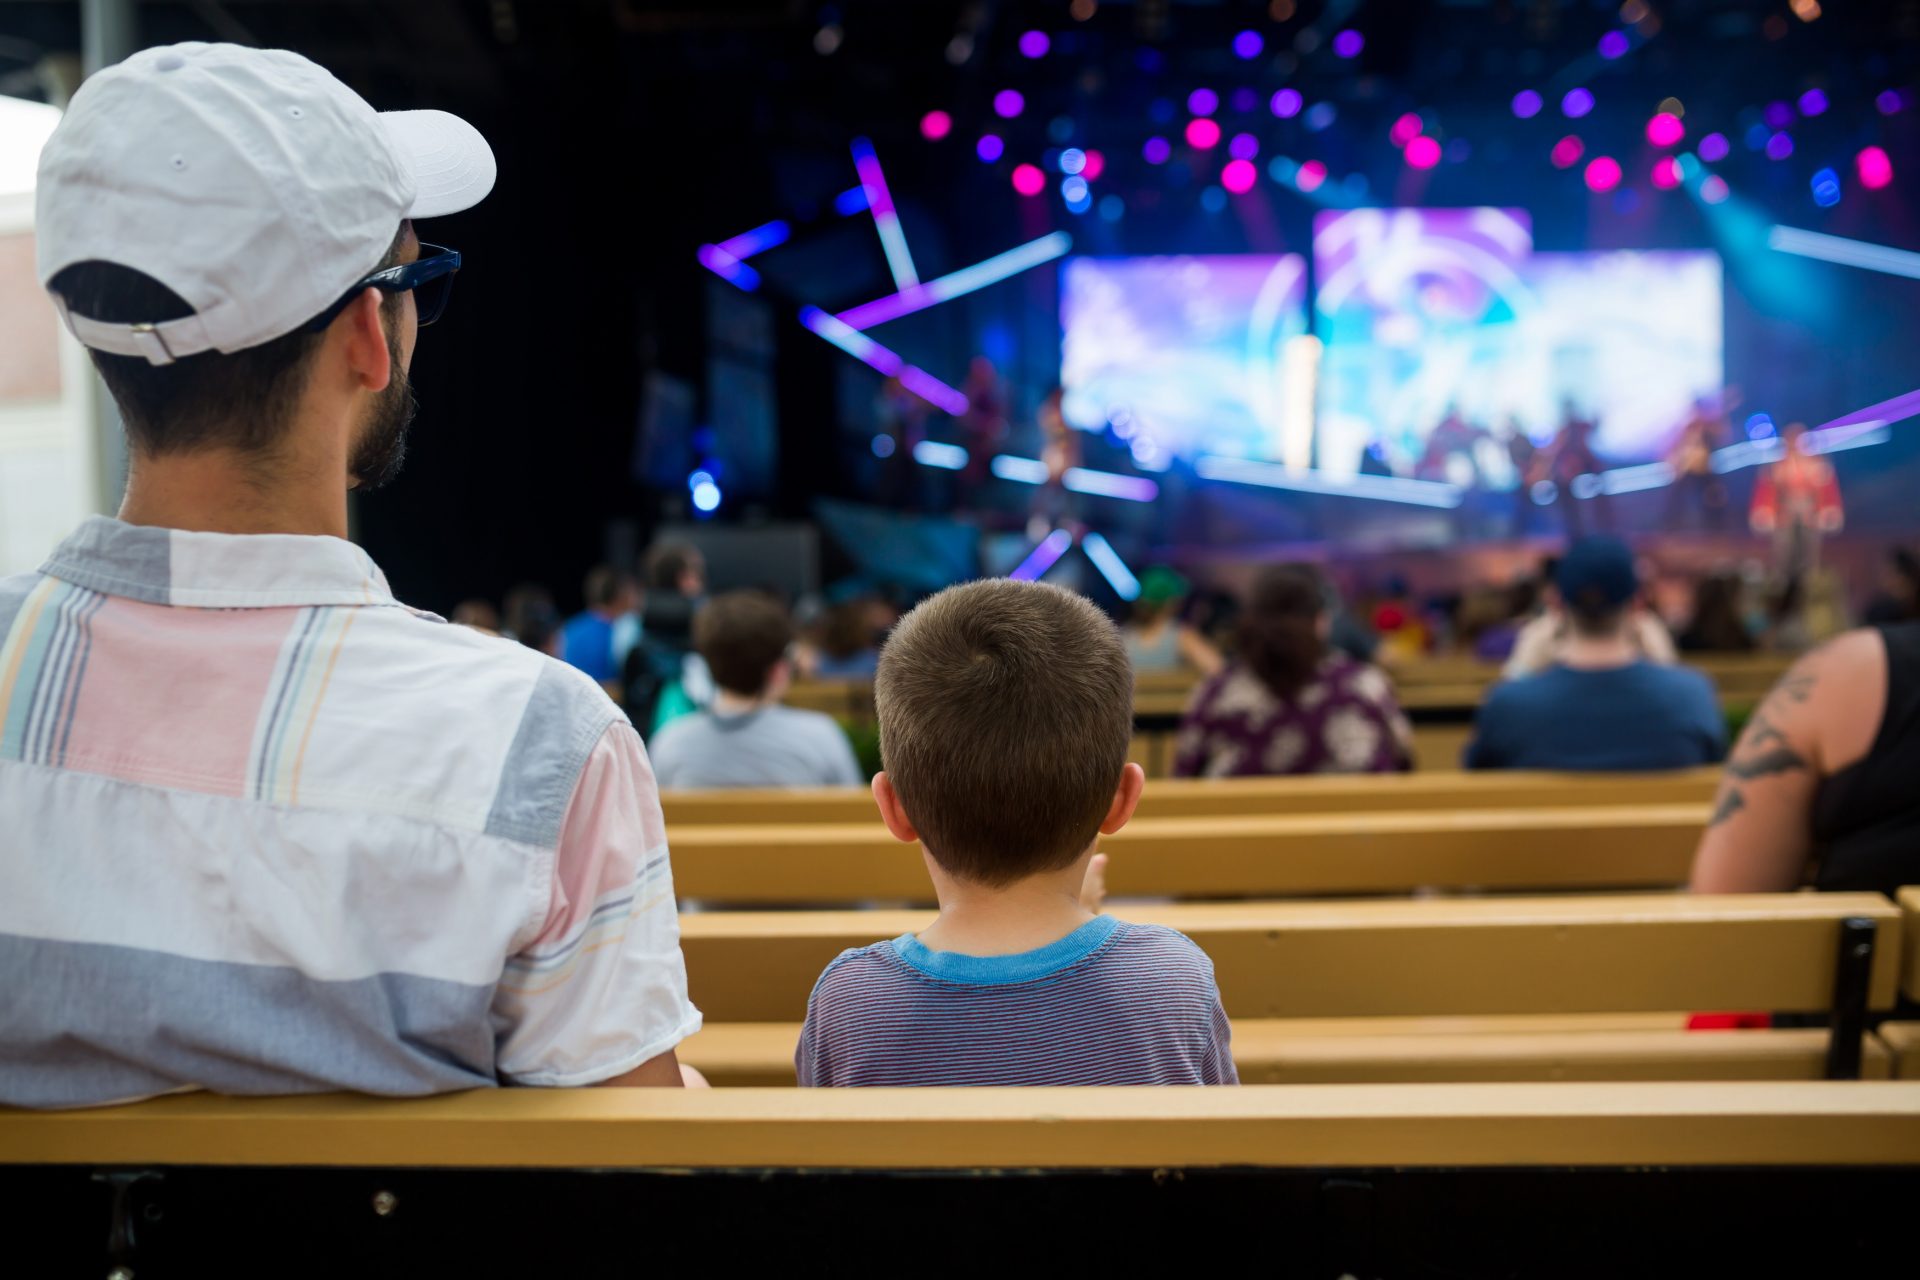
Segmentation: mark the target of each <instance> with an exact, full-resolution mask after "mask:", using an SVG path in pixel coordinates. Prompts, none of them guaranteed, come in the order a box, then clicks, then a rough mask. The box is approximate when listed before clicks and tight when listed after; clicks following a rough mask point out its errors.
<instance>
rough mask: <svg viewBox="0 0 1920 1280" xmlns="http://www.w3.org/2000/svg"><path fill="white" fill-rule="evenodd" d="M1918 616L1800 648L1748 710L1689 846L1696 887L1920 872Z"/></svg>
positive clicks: (1844, 882)
mask: <svg viewBox="0 0 1920 1280" xmlns="http://www.w3.org/2000/svg"><path fill="white" fill-rule="evenodd" d="M1917 770H1920V623H1898V624H1889V625H1887V626H1881V627H1871V628H1866V629H1863V630H1859V631H1850V632H1848V633H1847V634H1845V635H1843V636H1840V637H1838V638H1837V639H1834V640H1832V641H1830V642H1829V643H1827V644H1826V645H1823V646H1822V647H1820V648H1819V649H1816V650H1815V651H1814V652H1812V653H1810V654H1808V655H1806V656H1805V657H1804V658H1802V659H1800V661H1798V662H1796V663H1795V664H1794V665H1793V668H1792V669H1791V670H1790V671H1788V672H1787V674H1786V675H1785V676H1784V677H1782V678H1781V680H1780V683H1779V684H1777V685H1775V686H1774V689H1773V692H1772V693H1770V694H1768V695H1767V698H1766V701H1764V702H1762V703H1761V704H1760V707H1759V709H1758V710H1757V711H1755V712H1754V713H1753V717H1752V719H1750V720H1748V721H1747V726H1746V729H1745V730H1744V731H1743V732H1742V733H1741V735H1740V741H1739V744H1738V745H1737V746H1735V748H1734V751H1733V755H1732V757H1731V758H1730V759H1729V760H1728V761H1727V771H1726V776H1725V778H1724V779H1723V780H1722V781H1721V783H1720V794H1719V797H1718V799H1717V800H1716V802H1715V805H1714V810H1713V817H1712V818H1711V819H1710V820H1709V822H1708V826H1707V830H1706V834H1705V835H1704V836H1702V837H1701V840H1700V848H1699V851H1698V852H1697V853H1695V855H1694V862H1693V888H1694V891H1695V892H1697V893H1771V892H1776V891H1782V890H1788V889H1795V888H1798V887H1799V886H1800V884H1801V883H1802V882H1803V881H1805V880H1807V879H1808V878H1809V877H1811V878H1812V880H1813V883H1814V884H1815V886H1816V887H1818V888H1820V889H1827V890H1871V891H1875V892H1879V893H1887V894H1891V893H1892V892H1894V890H1896V889H1898V888H1900V887H1901V886H1902V885H1909V884H1916V883H1920V788H1917V787H1915V786H1914V777H1915V774H1916V771H1917Z"/></svg>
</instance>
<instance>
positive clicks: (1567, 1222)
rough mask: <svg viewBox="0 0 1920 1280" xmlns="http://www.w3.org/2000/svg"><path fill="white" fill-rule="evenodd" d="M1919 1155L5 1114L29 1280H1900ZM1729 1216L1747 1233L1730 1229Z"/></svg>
mask: <svg viewBox="0 0 1920 1280" xmlns="http://www.w3.org/2000/svg"><path fill="white" fill-rule="evenodd" d="M1917 1160H1920V1084H1912V1083H1902V1082H1853V1083H1827V1082H1815V1083H1803V1084H1778V1083H1713V1084H1684V1083H1683V1084H1656V1085H1646V1084H1637V1085H1636V1084H1627V1085H1581V1084H1573V1085H1568V1084H1531V1085H1529V1084H1517V1085H1516V1084H1500V1085H1425V1086H1415V1087H1409V1086H1403V1085H1392V1086H1369V1085H1357V1086H1340V1085H1333V1086H1312V1085H1307V1086H1294V1087H1286V1088H1274V1087H1250V1088H1242V1089H1147V1090H1137V1089H1108V1090H1095V1089H1085V1090H1080V1089H1073V1090H978V1089H940V1090H868V1091H852V1090H849V1091H820V1092H811V1093H800V1092H795V1091H785V1090H782V1091H772V1090H734V1091H725V1090H713V1091H694V1092H681V1091H656V1090H640V1089H613V1090H591V1089H588V1090H572V1091H564V1090H551V1091H549V1090H487V1091H480V1092H475V1093H468V1094H459V1095H452V1096H447V1097H440V1098H430V1099H420V1100H413V1101H378V1100H370V1099H364V1098H347V1097H336V1096H323V1097H312V1098H279V1099H230V1098H219V1097H211V1096H187V1097H174V1098H163V1099H159V1100H156V1101H153V1102H146V1103H141V1104H138V1105H134V1106H126V1107H113V1108H104V1109H98V1110H89V1111H79V1112H71V1113H65V1114H32V1113H22V1112H0V1202H4V1203H5V1204H6V1206H7V1209H8V1214H7V1220H8V1222H9V1224H10V1225H9V1230H8V1239H7V1243H8V1246H9V1250H10V1252H11V1254H12V1255H13V1256H15V1257H16V1258H17V1259H21V1260H26V1259H31V1260H32V1262H31V1268H32V1270H33V1272H34V1273H35V1274H59V1275H69V1274H72V1275H107V1274H109V1269H110V1268H112V1267H119V1268H124V1270H123V1271H122V1272H120V1273H119V1274H121V1275H127V1276H133V1277H137V1278H138V1280H165V1278H166V1277H170V1276H200V1275H209V1274H230V1273H234V1272H237V1271H239V1270H241V1269H242V1268H245V1269H248V1270H253V1269H257V1268H258V1266H259V1264H260V1262H261V1260H262V1259H281V1260H283V1261H282V1262H281V1264H280V1266H281V1268H282V1269H285V1270H290V1271H291V1272H292V1273H294V1274H328V1275H375V1274H378V1275H499V1274H548V1275H588V1274H601V1273H611V1274H621V1273H624V1272H625V1271H626V1270H629V1269H631V1268H632V1267H633V1266H634V1265H636V1262H637V1260H638V1259H639V1258H640V1257H641V1255H642V1254H644V1256H645V1265H646V1266H647V1267H648V1268H649V1269H651V1268H654V1267H657V1266H660V1265H662V1264H667V1265H672V1266H674V1267H675V1268H676V1269H679V1268H683V1267H689V1266H696V1265H699V1264H701V1262H702V1261H703V1260H704V1262H705V1264H706V1265H707V1266H709V1267H710V1266H712V1265H714V1263H715V1262H716V1261H718V1260H720V1259H723V1258H724V1259H726V1260H727V1261H728V1262H730V1263H736V1264H737V1263H739V1262H742V1261H747V1262H752V1263H755V1264H761V1263H781V1262H784V1263H785V1264H787V1265H791V1264H792V1263H793V1262H794V1261H795V1260H797V1259H801V1258H808V1257H811V1256H825V1255H828V1254H830V1255H831V1256H832V1258H833V1265H834V1267H835V1268H836V1269H839V1268H843V1267H844V1268H853V1267H860V1268H863V1269H864V1268H865V1267H868V1266H874V1265H878V1264H880V1263H881V1262H883V1261H884V1260H885V1258H886V1257H888V1256H892V1257H893V1258H895V1259H896V1260H897V1259H898V1257H899V1256H901V1253H902V1251H906V1250H915V1249H917V1250H919V1251H921V1252H922V1253H924V1252H925V1251H926V1250H927V1248H928V1247H929V1246H930V1245H934V1244H936V1243H938V1245H939V1247H940V1248H941V1249H942V1251H943V1252H944V1253H945V1254H947V1255H948V1256H951V1257H954V1258H961V1257H972V1256H975V1255H976V1254H979V1253H980V1247H979V1246H975V1245H972V1244H971V1243H970V1241H971V1239H973V1238H976V1237H978V1236H979V1235H980V1233H981V1231H982V1228H983V1226H984V1225H985V1224H992V1225H991V1230H992V1231H993V1232H994V1243H993V1245H992V1246H991V1247H992V1248H993V1250H994V1255H995V1256H1002V1257H1004V1256H1008V1250H1009V1249H1010V1248H1012V1247H1013V1243H1014V1242H1015V1241H1017V1252H1018V1255H1019V1257H1020V1259H1021V1261H1022V1263H1023V1264H1024V1263H1028V1262H1032V1261H1034V1260H1036V1259H1037V1260H1041V1261H1044V1262H1046V1263H1048V1264H1049V1265H1052V1264H1053V1263H1054V1262H1055V1261H1056V1260H1058V1261H1066V1260H1070V1259H1072V1258H1074V1257H1078V1258H1079V1259H1080V1260H1081V1261H1082V1262H1084V1260H1085V1258H1086V1256H1087V1252H1088V1250H1089V1249H1090V1248H1096V1247H1101V1246H1099V1245H1098V1244H1097V1241H1098V1240H1099V1239H1101V1238H1113V1239H1115V1240H1117V1241H1121V1242H1124V1247H1125V1248H1126V1249H1127V1250H1128V1251H1129V1252H1130V1253H1132V1254H1134V1255H1135V1256H1139V1255H1140V1252H1141V1251H1143V1250H1145V1251H1147V1253H1146V1256H1159V1255H1160V1254H1161V1252H1162V1251H1165V1250H1170V1249H1173V1248H1180V1249H1183V1250H1186V1251H1188V1252H1191V1251H1192V1250H1193V1248H1194V1247H1195V1245H1196V1243H1198V1242H1199V1241H1201V1240H1206V1241H1207V1242H1209V1243H1210V1244H1213V1245H1215V1246H1217V1247H1220V1248H1223V1249H1224V1248H1228V1247H1234V1248H1249V1247H1255V1240H1256V1238H1260V1239H1271V1240H1273V1241H1284V1242H1285V1244H1284V1248H1281V1249H1279V1251H1278V1252H1277V1253H1276V1255H1275V1257H1274V1258H1273V1259H1272V1260H1271V1268H1270V1269H1272V1270H1274V1271H1276V1272H1279V1273H1281V1274H1312V1275H1320V1276H1331V1275H1338V1274H1342V1273H1343V1272H1351V1273H1353V1274H1361V1275H1374V1274H1388V1275H1409V1274H1432V1273H1433V1272H1434V1271H1435V1269H1436V1268H1439V1269H1440V1270H1442V1271H1444V1272H1445V1273H1447V1274H1461V1275H1478V1274H1490V1273H1506V1272H1511V1271H1512V1270H1513V1269H1514V1267H1515V1266H1516V1265H1521V1264H1523V1263H1524V1269H1525V1270H1527V1271H1528V1272H1530V1273H1536V1274H1552V1275H1564V1274H1582V1275H1593V1274H1636V1275H1643V1274H1653V1273H1658V1274H1669V1273H1675V1269H1676V1268H1678V1269H1679V1273H1690V1274H1723V1273H1725V1270H1726V1268H1728V1267H1729V1266H1733V1267H1736V1268H1738V1269H1755V1270H1761V1271H1764V1273H1766V1274H1779V1273H1780V1272H1779V1270H1778V1268H1780V1267H1782V1266H1785V1267H1786V1268H1787V1269H1788V1273H1791V1274H1835V1273H1845V1274H1861V1273H1872V1274H1879V1273H1881V1270H1882V1268H1886V1269H1887V1270H1888V1272H1889V1273H1892V1274H1898V1273H1899V1271H1898V1270H1894V1268H1896V1267H1898V1265H1899V1259H1900V1258H1903V1257H1904V1258H1906V1259H1907V1260H1908V1261H1910V1258H1911V1237H1910V1235H1909V1233H1908V1229H1907V1226H1906V1223H1907V1221H1908V1217H1907V1215H1906V1211H1907V1210H1909V1209H1910V1208H1911V1204H1912V1201H1913V1197H1914V1195H1915V1194H1916V1193H1917V1192H1920V1175H1917V1174H1916V1172H1915V1170H1914V1168H1913V1166H1914V1165H1915V1163H1916V1161H1917ZM983 1173H990V1174H993V1175H994V1176H986V1177H983V1176H981V1175H982V1174H983ZM903 1175H905V1176H903ZM1727 1221H1734V1222H1738V1223H1739V1224H1741V1225H1740V1226H1739V1227H1738V1228H1737V1229H1736V1230H1732V1231H1727V1230H1720V1229H1716V1228H1715V1227H1714V1226H1713V1224H1714V1223H1716V1222H1727ZM1756 1222H1780V1223H1793V1224H1798V1227H1797V1229H1794V1230H1784V1231H1772V1230H1755V1229H1753V1226H1752V1224H1753V1223H1756ZM1840 1222H1844V1223H1845V1227H1844V1229H1836V1227H1835V1224H1836V1223H1840ZM1016 1233H1017V1234H1016ZM949 1237H951V1238H949ZM1202 1247H1205V1246H1202ZM981 1256H984V1255H981ZM1869 1268H1871V1271H1870V1272H1869V1270H1868V1269H1869ZM1836 1269H1837V1271H1836Z"/></svg>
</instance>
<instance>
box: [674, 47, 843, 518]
mask: <svg viewBox="0 0 1920 1280" xmlns="http://www.w3.org/2000/svg"><path fill="white" fill-rule="evenodd" d="M829 52H831V51H829ZM693 506H694V510H696V511H704V512H707V513H709V514H711V513H713V512H715V511H718V510H719V509H720V486H719V485H717V484H715V483H714V482H713V481H711V480H703V481H701V482H700V483H699V484H696V485H694V486H693Z"/></svg>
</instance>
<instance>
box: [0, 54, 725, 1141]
mask: <svg viewBox="0 0 1920 1280" xmlns="http://www.w3.org/2000/svg"><path fill="white" fill-rule="evenodd" d="M493 176H494V163H493V156H492V153H491V152H490V151H489V150H488V148H487V145H486V143H485V141H484V140H482V139H481V137H480V135H479V134H478V133H476V132H475V131H474V130H473V129H472V128H471V126H469V125H467V124H465V123H464V122H462V121H460V120H458V119H456V118H454V117H452V116H448V115H445V114H443V113H440V112H401V113H396V114H389V115H377V114H375V112H374V111H373V109H372V108H371V107H369V106H368V105H367V104H366V103H365V102H363V101H362V100H361V99H360V98H359V97H358V96H356V95H355V94H354V93H353V92H352V91H351V90H349V89H347V88H346V86H344V85H342V84H341V83H340V82H339V81H337V80H335V79H334V78H333V77H332V76H330V75H328V74H327V73H326V72H325V71H323V70H322V69H321V68H319V67H317V66H315V65H314V64H312V63H311V62H308V61H307V60H306V59H304V58H301V57H298V56H297V55H295V54H291V53H286V52H282V51H273V50H266V51H262V50H249V49H241V48H237V47H234V46H230V45H207V44H185V45H175V46H172V47H169V48H160V49H149V50H146V51H144V52H142V53H138V54H135V55H134V56H133V57H131V58H129V59H128V60H127V61H126V62H124V63H121V64H120V65H118V66H115V67H111V68H108V69H107V70H104V71H102V72H100V73H98V74H97V75H95V76H93V77H92V78H91V79H89V80H88V81H87V82H86V84H85V85H83V86H82V87H81V89H80V91H79V92H78V93H77V94H75V95H74V98H73V102H72V105H71V107H70V109H69V110H68V112H67V114H66V116H65V117H64V119H63V120H62V122H61V124H60V126H59V128H57V129H56V130H55V131H54V134H53V136H52V138H51V139H50V140H49V141H48V143H47V146H46V150H45V152H44V154H43V156H42V158H41V162H40V175H39V188H38V209H37V231H38V253H39V270H40V274H41V278H42V280H43V281H44V282H46V283H47V285H48V287H49V289H50V290H51V291H52V292H53V294H54V295H55V299H56V302H57V304H58V305H59V307H60V309H61V311H62V312H63V314H64V315H65V317H66V319H67V323H68V325H69V327H70V328H71V329H72V330H73V332H74V334H75V336H76V337H78V338H79V339H80V340H81V341H82V342H83V343H85V344H86V345H87V346H89V347H91V348H92V349H93V358H94V362H95V364H96V366H97V367H98V368H99V370H100V373H101V376H102V377H103V378H104V379H105V381H106V384H107V386H108V389H109V390H110V391H111V392H112V393H113V395H114V398H115V400H116V401H117V402H118V404H119V406H120V411H121V415H122V417H123V419H124V420H125V422H126V426H127V432H128V436H129V445H130V454H131V471H130V476H129V480H128V484H127V491H126V495H125V499H124V501H123V503H122V506H121V508H120V518H119V519H117V520H114V519H107V518H105V517H94V518H92V519H90V520H89V521H87V522H86V523H85V524H83V525H82V526H81V527H80V528H79V530H77V531H76V532H75V533H74V534H73V535H72V536H71V537H70V538H69V539H68V540H67V541H66V542H65V543H63V544H62V545H61V546H60V547H59V548H58V549H57V550H56V551H55V552H54V553H53V555H52V557H51V558H50V559H49V560H48V562H47V563H46V565H45V566H44V567H43V568H42V569H41V571H40V572H39V573H37V574H29V575H25V576H23V577H18V578H12V579H8V580H6V581H4V582H0V814H5V815H6V816H5V839H4V840H0V972H4V973H5V974H6V975H7V983H8V988H9V993H10V994H9V995H8V997H7V999H6V1000H5V1001H4V1002H0V1103H6V1104H14V1105H25V1106H36V1107H49V1106H70V1105H85V1104H94V1103H103V1102H111V1101H116V1100H122V1099H132V1098H138V1097H144V1096H148V1095H152V1094H157V1093H166V1092H172V1091H177V1090H181V1089H193V1088H208V1089H215V1090H219V1091H223V1092H227V1093H243V1094H244V1093H288V1092H302V1091H308V1090H320V1089H351V1090H360V1091H364V1092H368V1093H381V1094H424V1093H435V1092H441V1091H446V1090H453V1089H466V1088H472V1087H475V1086H486V1085H494V1084H500V1083H516V1084H527V1085H551V1086H567V1085H587V1084H661V1085H677V1084H679V1083H680V1082H681V1073H680V1069H679V1067H678V1065H677V1063H676V1061H675V1057H674V1046H675V1044H677V1043H678V1042H679V1041H680V1040H681V1039H683V1038H685V1037H686V1036H687V1035H689V1034H691V1033H692V1032H693V1031H694V1030H696V1029H697V1028H698V1026H699V1021H700V1017H699V1013H698V1011H696V1010H695V1009H694V1008H693V1007H692V1005H691V1004H689V1003H688V1000H687V995H686V977H685V968H684V965H683V963H682V960H681V956H680V950H679V937H678V925H677V921H676V918H675V914H674V895H673V886H672V880H671V876H670V873H669V871H668V867H667V856H666V845H665V835H664V831H663V828H662V822H661V817H660V809H659V804H658V799H657V796H656V795H655V790H654V784H653V778H652V773H651V770H650V769H649V767H648V764H647V759H646V756H645V754H644V753H643V752H642V751H641V749H640V745H639V742H638V741H637V739H636V738H635V735H634V733H633V730H632V729H631V728H630V727H629V726H628V725H627V723H626V722H625V721H624V720H623V719H622V718H621V716H620V714H619V713H618V711H617V710H616V709H615V708H614V707H613V705H612V703H610V702H609V701H608V700H607V698H606V696H605V695H604V694H603V693H601V691H600V690H599V689H597V688H596V687H595V686H594V685H593V684H592V682H591V681H589V680H586V679H585V678H584V677H582V676H580V675H579V674H578V673H576V672H574V671H572V670H571V669H569V668H568V667H566V666H564V665H562V664H561V663H559V662H556V661H553V660H552V659H549V658H547V657H544V656H542V655H540V654H538V653H535V652H534V651H532V650H530V649H526V648H523V647H519V646H515V645H512V644H510V643H509V642H507V641H504V640H498V639H492V638H489V637H485V636H481V635H478V634H476V633H475V632H473V631H471V630H468V629H467V628H464V627H455V626H451V625H448V624H446V623H443V622H442V621H440V620H439V619H438V618H435V617H433V616H432V615H430V614H424V613H419V612H417V611H414V610H411V609H408V608H407V607H405V606H404V605H402V604H400V603H399V602H398V601H396V600H395V599H394V598H393V596H392V594H391V593H390V592H389V590H388V588H387V583H386V579H385V578H384V577H383V576H382V574H381V573H380V570H379V569H378V568H376V567H375V566H374V564H373V562H372V561H371V560H370V559H369V558H368V557H367V555H366V553H365V552H363V551H361V550H360V549H359V548H357V547H355V546H353V545H352V544H351V543H349V542H347V541H345V540H344V538H345V534H346V529H347V500H346V495H347V490H348V489H350V488H355V487H358V488H361V489H363V490H364V489H373V488H377V487H379V486H380V485H381V484H382V483H384V482H385V481H387V480H388V479H390V478H391V477H392V476H393V475H394V473H395V472H396V471H397V470H398V468H399V465H400V459H401V455H402V453H403V450H404V446H405V439H406V426H407V421H408V418H409V417H410V415H411V411H412V397H411V393H410V392H409V390H408V385H407V376H406V371H407V367H408V364H409V362H410V361H411V359H412V356H413V348H414V342H415V338H416V330H417V328H418V326H420V325H422V324H426V323H430V322H431V321H432V320H434V319H435V318H437V316H438V314H439V311H440V309H441V308H442V307H443V306H444V304H445V301H446V286H447V284H448V283H449V282H450V281H451V272H452V268H453V267H455V266H457V265H458V256H457V255H455V254H452V253H450V252H448V251H446V250H440V249H431V248H428V247H424V246H422V245H421V244H420V242H419V240H418V238H417V237H416V235H415V233H414V230H413V220H414V219H416V218H424V217H430V216H434V215H438V214H446V213H452V212H455V211H457V210H460V209H463V208H466V207H468V206H470V205H472V204H474V203H476V202H477V201H478V200H480V199H481V198H482V197H483V196H484V195H485V194H486V193H487V191H488V190H489V189H490V188H491V187H492V184H493Z"/></svg>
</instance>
